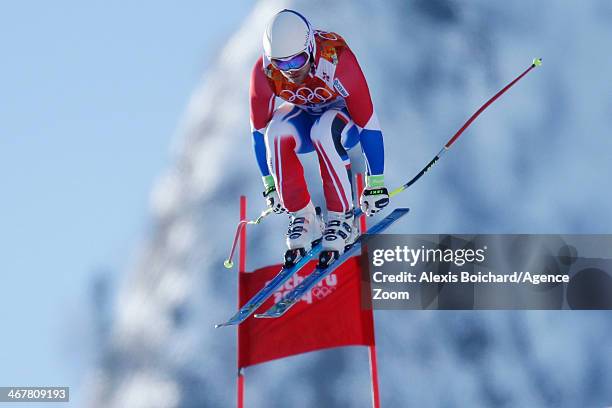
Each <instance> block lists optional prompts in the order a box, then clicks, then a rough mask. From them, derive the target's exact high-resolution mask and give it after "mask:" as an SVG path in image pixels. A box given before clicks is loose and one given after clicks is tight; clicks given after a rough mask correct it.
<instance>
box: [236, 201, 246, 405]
mask: <svg viewBox="0 0 612 408" xmlns="http://www.w3.org/2000/svg"><path fill="white" fill-rule="evenodd" d="M246 207H247V200H246V196H240V221H244V220H246ZM246 230H247V229H246V228H242V230H241V231H240V252H239V253H238V308H240V274H242V273H245V272H246ZM236 330H238V337H237V345H239V344H240V330H239V329H236ZM236 350H239V347H236ZM238 353H239V351H238ZM236 361H239V359H238V358H237V359H236ZM236 394H237V395H236V404H237V407H238V408H244V370H243V369H242V367H238V379H237V382H236Z"/></svg>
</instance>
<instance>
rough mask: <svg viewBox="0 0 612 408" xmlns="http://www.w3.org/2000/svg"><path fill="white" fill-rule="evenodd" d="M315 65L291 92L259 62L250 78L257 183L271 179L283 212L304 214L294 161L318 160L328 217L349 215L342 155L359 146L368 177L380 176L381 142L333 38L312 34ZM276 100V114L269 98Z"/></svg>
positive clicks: (355, 74) (349, 56)
mask: <svg viewBox="0 0 612 408" xmlns="http://www.w3.org/2000/svg"><path fill="white" fill-rule="evenodd" d="M315 42H316V48H315V55H314V64H312V67H311V70H310V72H309V73H308V75H307V77H306V79H305V80H304V81H303V82H302V83H300V84H295V83H292V82H290V81H289V80H288V79H287V78H285V77H284V76H283V75H282V74H281V72H280V71H279V70H278V69H276V68H275V67H274V66H273V65H272V64H271V63H270V61H268V60H267V58H266V57H260V58H259V59H258V60H257V62H256V63H255V66H254V67H253V71H252V73H251V89H250V99H251V130H252V134H253V146H254V150H255V156H256V158H257V163H258V165H259V169H260V170H261V174H262V176H264V177H265V176H269V175H272V176H273V178H274V182H275V185H276V189H277V191H278V194H279V197H280V199H281V202H282V204H283V206H284V207H285V208H286V209H287V210H289V211H291V212H294V211H298V210H301V209H302V208H304V207H305V206H306V205H307V204H308V202H309V201H310V194H309V192H308V188H307V186H306V180H305V179H304V169H303V167H302V164H301V163H300V160H299V159H298V154H303V153H309V152H312V151H316V152H317V156H318V159H319V168H320V172H321V177H322V179H323V191H324V194H325V201H326V204H327V209H328V210H331V211H337V212H346V211H348V210H350V209H351V208H352V207H353V203H352V196H351V182H350V160H349V157H348V154H347V150H348V149H350V148H352V147H354V146H356V145H357V143H360V144H361V148H362V151H363V154H364V156H365V160H366V166H367V171H368V175H382V174H383V171H384V146H383V137H382V132H381V130H380V126H379V124H378V120H377V118H376V113H375V112H374V108H373V105H372V100H371V98H370V91H369V89H368V85H367V82H366V79H365V77H364V75H363V72H362V71H361V68H360V67H359V63H358V62H357V59H356V58H355V55H354V54H353V53H352V51H351V50H350V48H349V47H348V45H347V44H346V42H345V41H344V40H343V39H342V37H340V36H339V35H338V34H335V33H331V32H324V31H315ZM276 97H278V98H280V99H282V100H283V102H282V104H281V105H280V106H279V107H278V108H277V109H275V98H276Z"/></svg>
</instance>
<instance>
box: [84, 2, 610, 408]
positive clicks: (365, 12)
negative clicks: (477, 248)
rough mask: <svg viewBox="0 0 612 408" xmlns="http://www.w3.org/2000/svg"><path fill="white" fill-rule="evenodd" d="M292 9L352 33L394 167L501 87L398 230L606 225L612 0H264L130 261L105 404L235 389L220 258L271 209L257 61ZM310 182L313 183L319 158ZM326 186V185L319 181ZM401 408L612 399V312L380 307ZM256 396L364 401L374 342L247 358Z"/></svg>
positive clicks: (111, 339) (424, 149)
mask: <svg viewBox="0 0 612 408" xmlns="http://www.w3.org/2000/svg"><path fill="white" fill-rule="evenodd" d="M284 7H291V8H295V9H297V10H299V11H301V12H303V13H304V14H305V15H306V16H308V17H309V18H310V19H311V21H312V22H313V24H314V25H315V27H317V28H322V29H325V30H329V31H336V32H338V33H340V34H341V35H343V36H344V38H345V39H346V40H347V41H348V43H349V45H350V46H351V48H352V49H353V50H354V51H355V53H356V55H357V58H358V60H359V62H360V64H361V66H362V68H363V70H364V72H365V75H366V77H367V79H368V82H369V85H370V90H371V93H372V97H373V99H374V103H375V107H376V110H377V112H378V116H379V119H380V122H381V126H382V128H383V132H384V136H385V145H386V153H387V154H386V181H387V183H388V185H389V186H390V187H395V186H397V185H399V184H401V183H403V182H405V181H406V180H407V179H409V178H410V177H412V176H413V175H414V174H415V173H416V172H417V171H419V170H420V169H421V168H422V166H423V165H424V164H425V163H426V162H427V161H428V160H429V159H430V158H431V157H432V156H433V155H434V154H435V153H436V152H437V151H438V150H439V148H440V147H441V146H442V145H443V144H444V143H445V142H446V141H447V140H448V139H449V138H450V136H452V134H453V133H454V132H455V131H456V130H457V129H458V128H459V127H460V126H461V124H462V123H463V122H464V121H465V120H466V119H467V118H468V117H469V116H470V115H471V114H472V113H473V112H474V111H475V110H476V109H477V108H478V107H479V106H480V105H481V104H482V103H483V102H484V101H486V100H487V99H488V98H489V97H490V96H491V95H493V94H494V93H495V92H497V91H498V90H499V89H500V88H501V87H502V86H503V85H505V84H506V83H507V82H508V81H510V80H511V79H512V78H514V77H515V76H516V75H518V74H519V73H520V72H522V70H524V69H526V68H527V67H528V66H529V64H530V63H531V61H532V59H533V58H534V57H543V62H544V63H543V66H542V67H540V68H537V69H536V70H534V71H533V72H531V73H530V74H529V75H528V76H527V77H525V78H524V79H523V80H522V81H521V82H519V83H518V84H517V85H516V86H515V87H514V88H512V89H511V90H510V91H509V92H508V93H507V94H506V95H504V96H503V97H502V98H501V99H500V100H498V101H497V102H495V104H494V105H492V106H491V107H490V108H489V109H488V110H487V111H486V112H485V113H484V114H483V115H482V116H481V117H480V118H479V119H478V120H477V121H476V122H475V123H474V124H473V125H472V126H471V127H470V128H469V130H468V131H466V133H465V134H464V135H463V136H462V137H461V139H460V140H459V141H458V142H457V143H456V144H455V145H454V146H453V149H452V151H451V152H449V153H448V154H447V155H446V156H445V157H444V158H443V159H442V160H441V161H440V163H439V164H438V165H436V166H435V167H434V168H433V169H432V170H431V171H430V172H428V174H427V175H426V176H424V177H423V179H422V180H420V181H419V182H418V183H417V184H415V185H414V186H413V187H412V188H411V189H409V190H408V191H406V192H405V193H403V194H401V195H400V196H398V197H397V198H396V199H395V198H394V199H393V201H392V205H393V206H409V207H410V208H411V209H412V212H411V214H410V215H409V216H408V217H407V218H406V219H405V221H403V222H402V223H400V224H399V225H397V226H396V227H394V228H393V229H392V231H391V232H395V233H609V232H610V231H612V212H611V211H610V201H611V200H612V194H611V193H610V175H611V170H612V165H611V160H610V159H611V153H610V152H611V151H612V138H610V128H611V127H612V79H611V76H610V75H611V73H612V53H610V44H612V2H610V1H606V0H599V1H598V0H592V1H584V2H579V1H569V0H563V1H561V0H559V1H552V0H547V1H539V2H530V1H527V0H519V1H513V2H502V1H495V2H492V1H487V0H472V1H450V0H429V1H426V0H412V1H403V0H388V1H384V2H383V1H377V2H374V1H358V0H350V1H349V0H336V1H334V2H330V1H322V0H314V1H312V0H311V1H305V0H304V1H260V2H258V3H257V4H256V5H255V7H254V9H253V11H252V13H251V14H250V16H249V17H248V18H247V19H246V20H245V21H244V24H243V25H242V27H241V28H240V30H239V31H238V32H236V33H235V35H234V36H232V37H231V38H229V39H228V42H227V44H225V45H224V47H223V48H222V49H221V50H220V52H219V54H218V58H217V61H216V63H215V64H214V68H213V69H212V70H210V71H208V72H205V73H204V74H203V80H202V84H201V86H200V87H198V89H196V90H195V91H194V94H193V97H192V100H191V102H190V105H189V108H188V110H187V112H185V116H184V119H183V121H182V125H181V126H180V129H179V130H178V132H177V137H176V143H175V145H174V146H173V152H174V155H175V160H174V165H173V166H172V167H171V168H169V169H168V170H167V172H166V174H165V175H164V176H163V177H162V178H161V179H160V180H159V182H158V183H157V185H156V186H155V188H154V191H153V193H152V200H151V201H152V213H153V215H152V218H151V229H150V235H149V236H148V238H147V240H146V242H143V244H142V246H141V248H139V249H138V256H137V259H138V262H137V264H136V265H134V266H133V268H132V269H131V270H129V271H126V277H125V281H124V282H123V284H122V287H121V290H120V292H119V294H118V296H117V303H116V305H115V306H114V308H113V312H112V316H111V321H112V330H111V331H110V332H109V335H108V338H106V339H104V344H105V346H104V347H103V354H102V356H101V358H100V364H99V366H97V367H95V368H93V369H92V372H91V375H90V378H89V379H88V383H89V390H90V401H89V405H90V406H96V407H97V406H99V407H130V408H140V407H143V408H144V407H163V408H171V407H185V408H191V407H229V406H233V405H234V404H235V402H234V398H235V375H236V371H235V366H236V360H235V359H236V352H235V347H236V344H235V341H236V335H235V330H232V329H224V330H221V329H217V330H216V329H214V328H213V325H214V323H216V322H219V321H221V320H223V319H225V318H227V317H228V316H230V315H231V314H232V312H233V311H234V310H235V307H236V272H235V270H232V271H227V270H225V269H224V268H223V266H222V262H223V259H224V257H225V256H226V255H227V251H228V249H229V248H228V246H229V244H230V243H231V239H232V237H233V233H234V228H235V225H236V221H237V215H238V196H239V195H240V194H246V195H247V196H248V198H249V212H248V213H249V216H251V217H254V216H256V215H257V214H258V213H259V211H261V209H262V208H263V205H264V202H263V200H262V198H261V193H260V190H261V182H260V176H259V173H258V170H257V166H256V162H255V159H254V157H253V153H252V149H251V138H250V133H249V113H248V86H249V73H250V70H251V67H252V64H253V63H254V61H255V59H256V58H257V56H258V55H259V53H260V52H261V33H262V31H263V29H264V26H265V24H266V22H267V21H268V19H269V18H270V17H271V16H272V15H273V14H274V13H275V12H277V11H278V10H280V9H282V8H284ZM308 160H309V165H308V171H309V180H310V181H311V182H312V183H314V184H315V185H316V182H317V170H316V167H315V161H314V160H315V159H314V157H309V158H308ZM313 191H314V192H315V198H317V199H319V200H320V198H321V193H320V187H319V186H317V187H313ZM285 227H286V219H285V218H284V217H276V218H270V219H267V220H266V221H265V222H264V223H262V224H261V225H259V226H257V227H252V228H250V229H249V230H248V238H249V241H248V252H249V259H248V268H249V269H254V268H257V267H260V266H263V265H267V264H270V263H273V262H278V261H279V259H280V256H281V254H282V252H283V238H284V230H285ZM375 319H376V329H377V343H378V352H379V368H380V386H381V396H382V403H383V406H385V407H449V408H450V407H557V408H564V407H568V408H569V407H603V406H609V405H611V404H612V342H611V341H610V339H611V338H612V319H611V316H610V313H607V312H567V311H564V312H556V311H552V312H500V311H495V312H416V311H415V312H388V311H381V312H377V313H376V316H375ZM246 383H247V389H246V401H247V406H248V407H267V408H274V407H287V406H291V407H314V406H321V407H368V406H370V404H371V402H370V390H369V372H368V360H367V351H366V350H365V349H364V348H356V347H353V348H345V349H336V350H329V351H325V352H320V353H310V354H306V355H302V356H298V357H293V358H289V359H285V360H282V361H276V362H272V363H268V364H264V365H261V366H257V367H254V368H251V369H247V371H246Z"/></svg>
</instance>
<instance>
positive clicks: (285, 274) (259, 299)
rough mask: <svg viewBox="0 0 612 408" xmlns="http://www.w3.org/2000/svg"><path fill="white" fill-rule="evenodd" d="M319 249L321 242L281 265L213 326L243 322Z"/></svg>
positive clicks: (315, 254)
mask: <svg viewBox="0 0 612 408" xmlns="http://www.w3.org/2000/svg"><path fill="white" fill-rule="evenodd" d="M320 251H321V242H320V241H319V242H318V243H317V244H316V245H314V246H313V247H312V248H311V249H310V251H308V252H306V254H304V256H302V258H300V259H299V260H298V261H297V262H296V263H295V264H294V265H293V266H290V267H285V266H283V267H282V268H281V270H280V272H279V273H278V274H277V275H276V276H275V277H274V278H272V280H271V281H270V282H268V284H267V285H266V286H264V287H263V288H262V289H261V290H260V291H259V292H257V293H256V294H255V295H254V296H253V297H252V298H251V299H249V301H248V302H246V303H245V304H244V305H243V306H242V307H241V308H240V310H238V311H237V312H236V314H234V315H233V316H232V317H231V318H230V319H229V320H227V321H226V322H224V323H218V324H215V328H219V327H224V326H234V325H237V324H240V323H242V322H244V321H245V320H246V319H247V318H248V317H249V316H250V315H251V314H253V312H255V310H257V308H259V306H261V305H262V304H263V303H264V302H265V301H266V300H268V298H269V297H270V296H272V295H273V294H274V292H276V290H277V289H278V288H280V287H281V286H283V285H284V284H285V282H287V281H288V280H289V279H290V278H291V277H292V276H293V275H295V274H296V273H298V272H299V271H300V269H302V268H303V267H304V266H306V264H307V263H308V262H310V261H311V260H312V259H314V258H315V257H316V256H317V255H318V254H319V252H320Z"/></svg>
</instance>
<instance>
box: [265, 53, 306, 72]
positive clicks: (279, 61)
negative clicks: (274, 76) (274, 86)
mask: <svg viewBox="0 0 612 408" xmlns="http://www.w3.org/2000/svg"><path fill="white" fill-rule="evenodd" d="M308 59H309V56H308V53H307V52H306V51H304V52H301V53H299V54H296V55H294V56H292V57H288V58H272V59H271V61H272V65H274V66H275V67H276V68H278V69H280V70H281V71H292V70H296V69H300V68H302V67H303V66H304V65H306V63H307V62H308Z"/></svg>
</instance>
